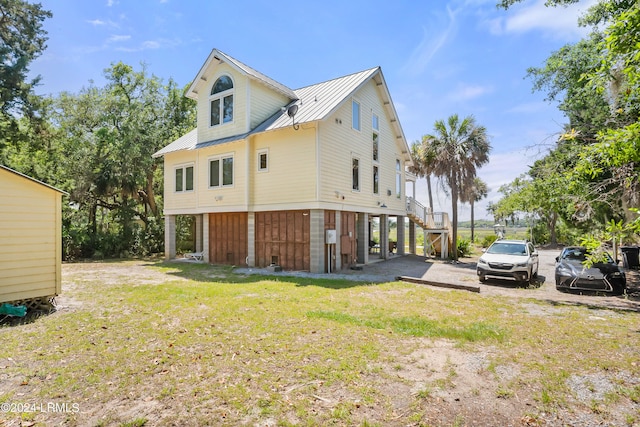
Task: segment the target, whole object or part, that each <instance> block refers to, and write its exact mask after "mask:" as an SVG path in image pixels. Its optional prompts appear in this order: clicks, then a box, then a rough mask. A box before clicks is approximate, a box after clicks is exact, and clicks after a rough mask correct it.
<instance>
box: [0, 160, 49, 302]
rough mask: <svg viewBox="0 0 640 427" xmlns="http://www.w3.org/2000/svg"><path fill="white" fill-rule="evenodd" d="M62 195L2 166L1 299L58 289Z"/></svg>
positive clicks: (20, 297)
mask: <svg viewBox="0 0 640 427" xmlns="http://www.w3.org/2000/svg"><path fill="white" fill-rule="evenodd" d="M60 197H61V196H60V194H59V193H57V192H56V191H55V190H52V189H50V188H47V187H45V186H43V185H41V184H38V183H35V182H32V181H30V180H28V179H27V178H24V177H20V176H18V175H15V174H13V173H11V172H7V171H4V170H0V199H1V200H2V203H0V302H2V301H14V300H19V299H26V298H34V297H42V296H50V295H51V296H52V295H56V294H57V293H58V290H57V289H58V284H57V274H58V272H59V268H60V260H59V259H58V255H59V252H60V248H59V247H58V246H59V245H60V244H61V242H60V241H59V235H60V230H57V228H58V227H60V223H59V219H60V218H59V216H60V213H59V212H57V209H58V208H59V203H58V200H57V199H58V198H60Z"/></svg>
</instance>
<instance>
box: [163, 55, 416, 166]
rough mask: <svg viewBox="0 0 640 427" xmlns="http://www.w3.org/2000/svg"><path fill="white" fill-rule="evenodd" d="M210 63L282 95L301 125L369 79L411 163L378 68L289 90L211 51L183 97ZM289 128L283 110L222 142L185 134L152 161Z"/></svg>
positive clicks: (330, 108) (317, 118)
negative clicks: (377, 89)
mask: <svg viewBox="0 0 640 427" xmlns="http://www.w3.org/2000/svg"><path fill="white" fill-rule="evenodd" d="M212 58H213V59H215V60H218V59H216V58H224V59H225V60H226V61H227V62H229V63H230V64H233V65H234V66H235V67H237V68H239V69H240V70H241V71H242V72H244V73H247V74H249V75H250V76H251V77H253V78H255V79H258V80H260V81H261V82H262V83H264V84H267V85H268V86H271V87H273V88H274V89H276V90H277V91H278V92H281V93H284V94H285V95H286V96H288V97H289V99H291V100H292V102H290V103H289V104H288V105H286V106H284V107H289V106H291V105H293V104H296V105H298V112H297V114H296V115H295V122H296V124H303V123H309V122H315V121H321V120H324V119H325V118H326V117H328V116H330V115H331V114H333V113H334V112H335V111H336V110H337V109H338V108H339V107H340V106H341V105H342V103H343V102H345V100H347V99H348V98H349V97H350V96H351V95H352V94H353V93H355V92H356V91H357V90H358V89H360V88H361V87H362V86H363V85H364V84H366V83H367V82H368V81H369V80H370V79H372V78H373V79H374V81H375V83H376V85H378V87H380V88H381V89H382V91H381V92H382V97H383V106H384V107H385V108H386V110H387V113H388V115H389V117H390V118H391V124H392V127H393V130H394V133H395V136H396V138H397V139H399V140H401V141H400V142H402V144H403V146H404V148H403V154H404V155H405V158H406V159H407V160H409V161H411V156H410V154H409V147H408V145H407V142H406V139H405V137H404V133H403V131H402V128H401V126H400V123H399V121H398V115H397V113H396V111H395V108H394V107H393V102H391V96H390V94H389V92H388V89H387V86H386V83H385V82H384V77H383V76H382V70H381V69H380V67H375V68H370V69H368V70H364V71H360V72H358V73H354V74H350V75H347V76H344V77H339V78H336V79H332V80H328V81H326V82H323V83H318V84H314V85H311V86H306V87H303V88H300V89H296V90H293V91H292V90H291V89H288V88H287V87H286V86H284V85H282V84H280V83H277V82H276V81H275V80H273V79H270V78H269V77H266V76H265V75H264V74H261V73H259V72H258V71H255V70H253V69H252V68H250V67H248V66H246V65H244V64H242V63H241V62H239V61H237V60H235V59H233V58H231V57H229V56H228V55H226V54H224V53H222V52H220V51H218V50H216V49H214V50H213V51H212V53H211V55H209V58H208V59H207V62H206V63H205V64H204V65H203V66H202V69H201V70H200V72H199V73H198V76H197V77H196V80H194V83H192V84H191V86H190V87H189V89H188V90H187V96H190V95H191V96H197V93H196V92H195V91H194V90H193V89H194V88H195V86H196V82H197V81H198V79H200V78H201V76H202V73H203V72H204V70H205V69H206V68H207V67H208V64H209V63H210V61H211V60H212ZM291 125H292V120H291V118H290V117H289V116H288V114H287V112H286V108H283V109H280V110H278V112H276V113H275V114H274V115H273V116H271V117H269V118H268V119H267V120H265V121H264V122H262V123H261V124H260V125H258V126H257V127H256V128H255V129H253V130H251V131H250V132H247V133H243V134H239V135H234V136H230V137H226V138H220V139H216V140H212V141H204V142H201V143H199V144H198V142H197V131H196V129H194V130H192V131H190V132H188V133H187V134H185V135H183V136H182V137H180V138H178V139H177V140H175V141H173V142H172V143H170V144H169V145H167V146H165V147H164V148H162V149H161V150H159V151H157V152H156V153H154V154H153V157H161V156H163V155H164V154H167V153H171V152H174V151H180V150H194V149H198V148H203V147H209V146H213V145H220V144H225V143H229V142H234V141H238V140H242V139H246V138H247V137H249V136H250V135H254V134H257V133H262V132H270V131H273V130H277V129H282V128H286V127H288V126H291Z"/></svg>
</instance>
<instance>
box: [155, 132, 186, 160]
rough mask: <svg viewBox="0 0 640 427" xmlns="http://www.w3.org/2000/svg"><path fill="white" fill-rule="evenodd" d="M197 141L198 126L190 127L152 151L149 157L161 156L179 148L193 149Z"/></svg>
mask: <svg viewBox="0 0 640 427" xmlns="http://www.w3.org/2000/svg"><path fill="white" fill-rule="evenodd" d="M197 143H198V128H195V129H192V130H190V131H189V132H187V133H185V134H184V135H182V136H181V137H180V138H178V139H176V140H175V141H173V142H172V143H170V144H169V145H167V146H165V147H164V148H162V149H161V150H159V151H156V152H155V153H153V155H152V156H151V157H154V158H155V157H162V156H164V155H165V154H167V153H172V152H174V151H180V150H193V149H194V148H195V146H196V144H197Z"/></svg>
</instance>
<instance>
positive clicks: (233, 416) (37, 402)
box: [0, 261, 640, 426]
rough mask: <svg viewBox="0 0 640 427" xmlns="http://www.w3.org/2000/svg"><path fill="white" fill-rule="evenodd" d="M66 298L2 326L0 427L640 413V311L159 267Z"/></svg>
mask: <svg viewBox="0 0 640 427" xmlns="http://www.w3.org/2000/svg"><path fill="white" fill-rule="evenodd" d="M63 292H64V295H63V296H62V297H61V299H60V304H61V309H60V310H59V311H58V312H57V313H54V314H52V315H49V316H44V317H41V318H38V319H36V320H35V321H33V322H31V323H27V324H23V325H18V326H5V327H0V340H1V342H2V346H1V348H0V404H1V405H2V406H0V408H2V409H3V412H0V426H4V425H6V426H14V425H15V426H17V425H21V424H20V422H22V423H24V424H22V425H29V426H48V425H54V424H55V425H65V426H143V425H147V426H158V425H160V426H164V425H167V426H169V425H178V426H204V425H215V426H218V425H229V426H235V425H251V426H253V425H274V426H276V425H277V426H289V425H300V426H317V425H340V426H342V425H345V426H352V425H356V426H388V425H398V426H400V425H402V426H406V425H425V426H426V425H447V426H454V425H459V426H463V425H485V424H481V423H488V425H506V424H511V425H557V424H554V422H557V421H558V420H568V419H572V418H571V417H586V418H579V419H584V420H587V421H588V420H595V421H597V422H603V423H605V424H607V425H633V424H634V423H638V422H640V412H639V410H640V406H639V403H640V380H638V378H640V360H639V358H638V354H639V353H638V349H639V348H640V333H639V331H640V319H639V317H638V316H639V314H638V313H635V312H625V311H612V310H603V309H598V310H595V309H593V308H590V307H587V306H579V305H575V306H573V305H557V304H555V305H554V304H551V303H547V302H543V301H533V300H526V299H518V300H509V299H506V298H504V299H503V298H498V297H492V298H489V297H486V296H482V295H480V294H472V293H468V292H463V291H452V290H440V289H433V288H429V287H425V286H420V285H414V284H408V283H400V282H394V283H385V284H375V285H374V284H367V283H356V282H350V281H342V280H316V279H307V278H284V277H282V278H280V280H275V279H271V278H268V277H259V276H242V275H236V274H234V273H233V272H232V271H231V269H230V268H227V267H215V266H209V265H202V264H189V263H177V262H173V263H162V262H152V261H122V262H105V263H86V264H69V265H65V266H64V274H63ZM18 404H20V405H24V404H28V405H31V406H29V408H31V409H33V410H26V411H25V410H18V409H25V407H23V406H21V407H20V408H19V407H18V406H19V405H18ZM52 404H53V406H51V405H52ZM43 405H44V409H43ZM47 405H49V406H47ZM7 409H8V410H7ZM54 409H57V410H54ZM63 409H64V410H63ZM2 419H4V420H5V421H4V423H5V424H3V421H2ZM618 423H619V424H618ZM560 425H561V424H560ZM576 425H577V424H576Z"/></svg>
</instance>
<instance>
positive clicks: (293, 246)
mask: <svg viewBox="0 0 640 427" xmlns="http://www.w3.org/2000/svg"><path fill="white" fill-rule="evenodd" d="M255 218H256V223H255V226H256V236H255V248H256V265H257V266H259V267H266V266H268V265H270V264H271V262H272V260H276V261H277V263H278V265H280V266H281V267H282V268H283V269H285V270H298V271H300V270H305V271H309V269H310V266H311V262H310V261H311V256H310V254H311V251H310V239H311V235H310V224H311V222H310V216H309V211H269V212H256V214H255Z"/></svg>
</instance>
